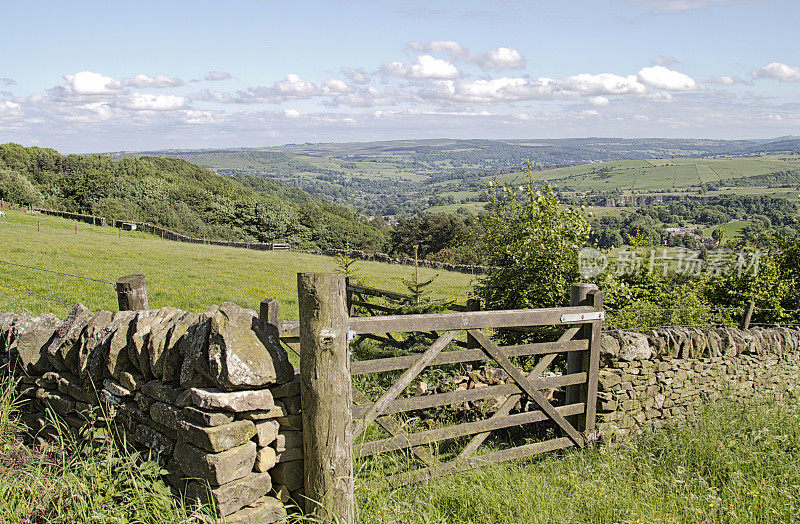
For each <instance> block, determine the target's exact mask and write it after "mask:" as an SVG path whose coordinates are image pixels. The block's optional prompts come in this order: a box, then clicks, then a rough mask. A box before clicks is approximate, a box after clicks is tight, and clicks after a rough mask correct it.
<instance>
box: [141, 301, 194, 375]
mask: <svg viewBox="0 0 800 524" xmlns="http://www.w3.org/2000/svg"><path fill="white" fill-rule="evenodd" d="M182 315H184V312H183V311H181V310H179V309H175V308H174V307H165V308H162V309H159V310H158V313H156V316H155V317H154V318H153V319H152V321H151V322H150V336H149V337H148V340H147V345H146V346H145V352H144V353H145V354H144V356H146V358H147V366H148V368H149V369H150V372H151V373H152V375H153V376H154V377H155V378H157V379H161V378H162V377H163V376H164V354H165V352H166V350H167V348H168V346H169V339H170V335H171V333H172V330H173V328H174V327H175V319H176V318H179V317H181V316H182Z"/></svg>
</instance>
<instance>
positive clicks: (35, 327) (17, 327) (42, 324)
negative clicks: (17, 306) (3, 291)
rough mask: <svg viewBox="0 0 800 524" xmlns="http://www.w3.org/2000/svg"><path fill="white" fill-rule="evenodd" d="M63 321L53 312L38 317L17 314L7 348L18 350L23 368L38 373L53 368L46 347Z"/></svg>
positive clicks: (34, 373) (28, 371)
mask: <svg viewBox="0 0 800 524" xmlns="http://www.w3.org/2000/svg"><path fill="white" fill-rule="evenodd" d="M60 325H61V321H60V320H59V319H58V318H57V317H56V316H55V315H52V314H47V315H41V316H38V317H29V316H27V315H25V316H17V317H16V318H15V320H14V323H13V325H12V326H11V334H10V335H9V340H11V342H10V343H7V344H8V347H7V348H6V349H7V350H12V349H13V350H16V352H17V354H18V355H19V359H20V361H21V363H22V369H23V370H25V371H26V372H27V373H30V374H32V375H38V374H41V373H44V372H45V371H49V370H51V369H53V365H52V364H51V363H50V361H49V360H48V358H47V352H46V347H47V346H48V345H49V343H50V340H51V339H52V337H53V336H54V335H55V333H56V330H57V329H58V327H59V326H60Z"/></svg>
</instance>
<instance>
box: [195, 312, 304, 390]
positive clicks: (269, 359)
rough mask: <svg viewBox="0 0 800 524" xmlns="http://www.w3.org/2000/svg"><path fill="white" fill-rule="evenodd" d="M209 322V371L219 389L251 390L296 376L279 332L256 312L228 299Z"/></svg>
mask: <svg viewBox="0 0 800 524" xmlns="http://www.w3.org/2000/svg"><path fill="white" fill-rule="evenodd" d="M210 321H211V323H210V332H209V339H208V370H209V373H210V376H211V378H212V379H213V380H214V382H215V383H216V384H217V386H218V387H219V388H220V389H222V390H226V391H230V390H240V389H252V388H257V387H264V386H268V385H270V384H282V383H284V382H289V381H291V380H293V379H294V367H292V365H291V363H290V362H289V357H288V355H287V354H286V351H285V350H284V349H283V348H282V347H281V345H280V341H279V339H278V337H277V333H274V332H273V331H274V330H273V329H269V328H268V325H267V324H266V323H264V322H261V321H260V320H259V318H258V314H257V313H256V312H255V311H253V310H251V309H244V308H242V307H239V306H237V305H236V304H234V303H232V302H225V303H223V304H222V305H221V306H220V307H219V309H218V310H217V311H216V312H215V313H214V314H213V315H210Z"/></svg>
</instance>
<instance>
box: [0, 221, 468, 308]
mask: <svg viewBox="0 0 800 524" xmlns="http://www.w3.org/2000/svg"><path fill="white" fill-rule="evenodd" d="M6 213H7V216H6V217H5V218H0V260H4V261H8V262H14V263H19V264H26V265H32V266H37V267H43V268H47V269H55V270H59V271H63V272H67V273H73V274H77V275H83V276H89V277H93V278H98V279H101V280H108V281H112V282H113V281H114V280H115V279H116V278H118V277H121V276H123V275H128V274H132V273H142V274H144V275H145V276H146V277H147V282H148V286H147V287H148V294H149V298H150V305H151V307H155V308H159V307H163V306H174V307H177V308H181V309H185V310H189V311H203V310H205V309H206V308H207V307H208V306H209V305H211V304H219V303H221V302H224V301H232V302H236V303H237V304H239V305H241V306H244V307H250V308H258V304H259V302H260V301H261V300H262V299H264V298H276V299H278V300H280V301H281V304H282V308H281V315H282V318H284V319H297V291H296V288H297V280H296V278H297V277H296V274H297V273H298V272H305V271H333V270H335V265H334V264H333V262H332V261H331V259H330V258H328V257H325V256H320V255H310V254H305V253H294V252H292V253H285V252H284V253H282V252H259V251H249V250H244V249H235V248H225V247H217V246H203V245H195V244H183V243H178V242H168V241H162V240H160V239H158V238H155V237H153V236H151V235H145V234H143V233H122V236H121V237H120V236H119V232H118V231H117V230H116V229H111V228H102V227H94V226H90V225H87V224H83V223H80V224H79V225H78V231H79V232H78V234H77V235H76V234H75V224H76V223H75V222H73V221H69V220H63V219H60V218H55V217H47V216H40V215H29V214H26V213H22V212H18V211H6ZM37 220H38V221H41V229H42V230H41V231H37ZM358 266H359V267H360V270H359V274H360V275H361V276H362V277H363V279H364V281H365V283H366V284H368V285H372V286H376V287H381V288H384V289H392V290H396V291H403V290H404V288H403V285H402V283H401V282H400V278H401V277H403V278H407V277H408V276H409V275H410V272H411V268H410V267H409V266H397V265H389V264H381V263H377V262H359V263H358ZM420 273H421V276H422V277H423V278H429V277H430V276H432V275H433V274H434V272H433V271H431V270H425V269H423V270H421V271H420ZM471 279H472V277H471V276H469V275H463V274H460V273H449V272H441V274H440V277H439V278H438V279H437V280H436V281H435V283H434V284H433V287H434V288H435V290H434V294H435V296H436V297H437V298H445V297H446V298H456V299H458V300H459V301H461V302H463V301H464V300H465V298H466V295H467V293H468V291H469V288H470V280H471ZM0 284H5V285H7V286H12V287H16V288H22V289H25V290H26V291H31V292H34V293H39V294H42V295H47V296H50V297H53V298H56V299H59V300H62V301H65V302H70V303H72V302H78V301H80V302H82V303H83V304H85V305H86V306H87V307H89V308H90V309H92V310H99V309H111V310H113V309H115V308H116V295H115V293H114V290H113V289H111V286H109V285H107V284H100V283H96V282H88V281H84V280H79V279H75V278H69V277H61V276H58V275H52V274H49V273H42V272H40V271H32V270H29V269H22V268H16V267H12V266H8V265H5V264H0ZM65 308H66V306H62V305H60V304H57V303H55V302H50V301H46V300H43V299H39V298H36V297H32V296H29V295H25V294H22V293H19V292H17V291H12V290H9V289H7V288H4V287H2V286H0V311H19V310H23V309H25V310H28V311H31V312H33V313H35V314H41V313H45V312H54V313H56V314H58V315H59V316H63V314H64V310H65Z"/></svg>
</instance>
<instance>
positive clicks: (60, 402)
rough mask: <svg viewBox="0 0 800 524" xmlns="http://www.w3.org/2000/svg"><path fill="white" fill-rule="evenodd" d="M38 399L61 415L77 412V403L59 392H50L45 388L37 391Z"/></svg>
mask: <svg viewBox="0 0 800 524" xmlns="http://www.w3.org/2000/svg"><path fill="white" fill-rule="evenodd" d="M36 398H38V399H40V400H42V401H44V402H45V403H46V404H47V405H48V406H50V407H51V408H53V411H55V412H56V413H58V414H60V415H65V414H67V413H70V412H72V411H75V401H74V400H73V399H71V398H70V397H68V396H66V395H62V394H60V393H58V392H57V391H50V390H47V389H44V388H39V389H37V390H36Z"/></svg>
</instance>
